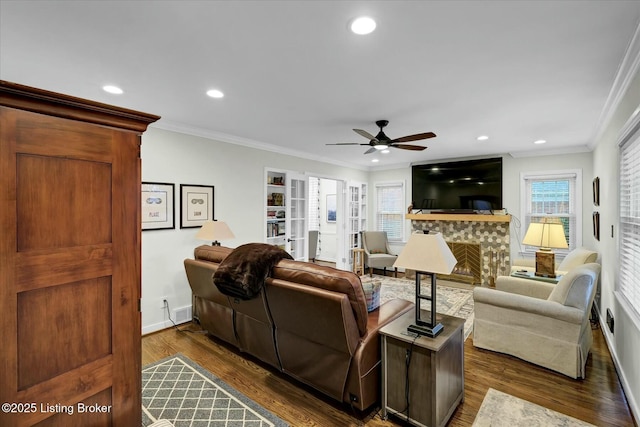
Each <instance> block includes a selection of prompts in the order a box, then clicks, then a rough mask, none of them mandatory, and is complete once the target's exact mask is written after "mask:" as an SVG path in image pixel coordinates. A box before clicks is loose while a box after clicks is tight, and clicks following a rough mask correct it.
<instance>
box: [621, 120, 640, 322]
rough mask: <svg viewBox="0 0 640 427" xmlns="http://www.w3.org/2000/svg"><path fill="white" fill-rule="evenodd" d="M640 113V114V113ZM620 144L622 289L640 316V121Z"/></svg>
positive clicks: (636, 313) (636, 315)
mask: <svg viewBox="0 0 640 427" xmlns="http://www.w3.org/2000/svg"><path fill="white" fill-rule="evenodd" d="M639 116H640V115H639ZM632 128H633V129H634V130H635V131H634V132H631V133H629V135H630V136H629V137H627V138H624V139H623V142H622V144H621V146H620V275H619V278H618V291H619V292H620V293H621V294H622V296H623V297H624V298H625V299H626V300H627V301H628V302H629V305H630V307H631V309H632V310H633V313H632V315H634V316H635V317H636V318H640V311H639V310H640V309H639V307H640V123H638V120H637V119H636V123H635V126H634V127H632Z"/></svg>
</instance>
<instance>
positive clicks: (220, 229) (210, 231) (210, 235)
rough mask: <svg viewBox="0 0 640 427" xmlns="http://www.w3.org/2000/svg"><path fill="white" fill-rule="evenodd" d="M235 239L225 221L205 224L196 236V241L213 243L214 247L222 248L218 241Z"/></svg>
mask: <svg viewBox="0 0 640 427" xmlns="http://www.w3.org/2000/svg"><path fill="white" fill-rule="evenodd" d="M235 237H236V236H234V235H233V233H232V232H231V230H230V229H229V226H228V225H227V224H226V223H225V222H224V221H216V220H213V221H207V222H205V223H204V224H203V225H202V227H201V228H200V230H199V231H198V234H196V239H199V240H208V241H210V242H212V243H211V245H212V246H220V242H219V241H218V240H225V239H234V238H235Z"/></svg>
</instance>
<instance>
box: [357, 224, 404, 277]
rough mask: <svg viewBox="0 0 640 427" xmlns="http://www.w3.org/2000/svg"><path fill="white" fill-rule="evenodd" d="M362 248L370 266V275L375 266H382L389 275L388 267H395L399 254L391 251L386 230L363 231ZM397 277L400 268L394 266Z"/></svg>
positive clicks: (366, 263)
mask: <svg viewBox="0 0 640 427" xmlns="http://www.w3.org/2000/svg"><path fill="white" fill-rule="evenodd" d="M362 249H364V263H365V265H367V266H368V267H369V275H370V276H371V275H373V269H374V268H381V269H382V270H383V272H384V275H385V276H386V275H387V267H393V264H394V263H395V262H396V259H398V255H394V254H392V253H391V249H389V241H388V240H387V233H386V231H363V232H362ZM394 272H395V277H398V269H397V268H394Z"/></svg>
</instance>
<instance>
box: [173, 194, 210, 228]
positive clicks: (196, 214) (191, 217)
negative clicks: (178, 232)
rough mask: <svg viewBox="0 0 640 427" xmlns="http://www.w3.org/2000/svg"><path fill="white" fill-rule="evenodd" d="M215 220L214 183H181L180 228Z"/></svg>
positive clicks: (194, 226)
mask: <svg viewBox="0 0 640 427" xmlns="http://www.w3.org/2000/svg"><path fill="white" fill-rule="evenodd" d="M205 221H213V185H191V184H180V228H196V227H202V225H203V224H204V223H205Z"/></svg>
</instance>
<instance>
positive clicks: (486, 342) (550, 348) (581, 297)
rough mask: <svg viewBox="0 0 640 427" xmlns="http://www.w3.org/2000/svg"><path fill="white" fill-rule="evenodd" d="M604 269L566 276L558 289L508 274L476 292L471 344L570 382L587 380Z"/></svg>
mask: <svg viewBox="0 0 640 427" xmlns="http://www.w3.org/2000/svg"><path fill="white" fill-rule="evenodd" d="M599 274H600V265H599V264H596V263H589V264H584V265H581V266H578V267H576V268H574V269H572V270H571V271H569V272H568V273H567V274H565V275H564V276H563V277H562V279H560V281H559V282H558V284H557V285H553V284H549V283H543V282H536V286H531V282H532V281H531V280H529V279H520V278H515V277H509V276H501V277H498V278H497V280H496V289H492V288H482V287H476V288H475V289H474V291H473V299H474V307H475V320H474V325H473V345H474V346H476V347H480V348H484V349H487V350H493V351H497V352H500V353H506V354H510V355H512V356H516V357H519V358H520V359H524V360H526V361H528V362H531V363H535V364H536V365H540V366H544V367H546V368H549V369H552V370H554V371H557V372H560V373H562V374H564V375H568V376H570V377H572V378H584V377H585V365H586V362H587V356H588V355H589V350H590V349H591V344H592V342H593V337H592V335H591V324H590V321H589V314H590V311H591V305H592V304H593V298H594V295H595V290H596V286H597V280H598V276H599Z"/></svg>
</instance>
